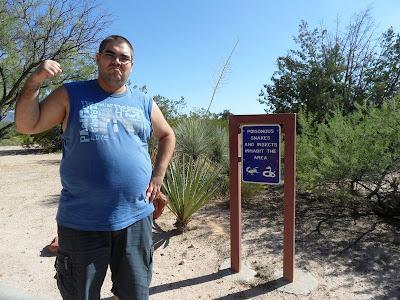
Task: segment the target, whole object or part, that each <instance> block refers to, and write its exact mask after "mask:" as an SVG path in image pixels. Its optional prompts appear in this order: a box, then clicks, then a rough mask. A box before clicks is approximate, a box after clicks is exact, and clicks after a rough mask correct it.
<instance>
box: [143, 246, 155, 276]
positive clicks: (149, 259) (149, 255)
mask: <svg viewBox="0 0 400 300" xmlns="http://www.w3.org/2000/svg"><path fill="white" fill-rule="evenodd" d="M143 252H144V256H145V257H144V264H145V267H146V268H147V270H151V269H152V265H153V252H154V250H153V247H150V248H148V249H145V250H144V251H143Z"/></svg>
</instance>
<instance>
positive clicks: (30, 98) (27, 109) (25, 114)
mask: <svg viewBox="0 0 400 300" xmlns="http://www.w3.org/2000/svg"><path fill="white" fill-rule="evenodd" d="M41 85H42V82H40V81H38V80H35V78H32V77H29V78H28V79H27V81H26V82H25V85H24V87H23V88H22V90H21V93H20V95H19V96H18V99H17V103H16V106H15V127H16V129H17V131H19V132H21V133H29V131H31V129H32V128H33V127H34V126H35V124H36V123H37V121H38V120H39V117H40V110H39V102H38V99H37V97H38V95H39V90H40V87H41Z"/></svg>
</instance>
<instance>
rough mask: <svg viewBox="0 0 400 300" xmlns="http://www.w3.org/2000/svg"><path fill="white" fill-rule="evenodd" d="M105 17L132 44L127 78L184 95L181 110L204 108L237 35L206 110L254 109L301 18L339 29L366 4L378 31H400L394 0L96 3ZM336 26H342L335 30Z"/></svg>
mask: <svg viewBox="0 0 400 300" xmlns="http://www.w3.org/2000/svg"><path fill="white" fill-rule="evenodd" d="M99 3H100V5H101V8H102V9H103V10H104V11H105V12H106V13H109V14H111V16H112V24H111V26H110V28H109V29H108V30H107V33H110V34H121V35H123V36H126V37H127V38H128V39H129V40H130V41H131V42H132V43H133V44H134V47H135V64H134V71H133V73H132V75H131V80H132V81H133V82H134V83H136V84H138V85H144V84H146V85H147V87H148V88H149V92H150V94H152V95H153V94H160V95H163V96H166V97H169V98H172V99H179V98H180V96H184V97H185V98H186V101H187V106H188V107H187V110H190V109H192V108H194V107H197V108H200V107H204V108H206V107H207V106H208V103H209V100H210V97H211V93H212V87H213V85H214V78H215V77H216V76H217V75H218V68H219V67H220V66H221V65H222V64H223V62H224V60H225V59H226V57H227V56H228V54H229V52H230V50H231V48H232V47H233V45H234V44H235V42H236V40H237V39H239V44H238V46H237V48H236V51H235V53H234V55H233V57H232V63H231V69H230V73H229V75H228V76H227V77H226V83H225V85H224V86H223V87H222V88H221V89H220V90H219V92H218V94H217V95H216V97H215V100H214V103H213V105H212V107H211V111H212V112H221V111H222V110H224V109H230V110H231V111H232V112H233V113H234V114H261V113H264V111H263V106H262V105H260V104H259V103H258V102H257V100H256V99H257V97H258V93H259V91H260V89H261V87H262V85H263V84H265V83H268V82H269V81H270V78H271V76H272V74H273V72H274V71H275V70H276V69H277V67H276V59H277V57H278V56H281V55H285V54H286V53H287V51H288V50H289V49H291V48H293V47H294V42H293V37H294V36H295V35H296V34H297V30H298V25H299V23H300V21H301V20H305V21H307V22H308V24H309V25H310V27H312V28H313V27H316V26H320V25H321V24H323V25H324V26H326V27H328V28H335V22H336V20H337V18H338V17H339V18H340V20H341V23H342V24H343V26H344V25H345V24H347V23H348V22H349V20H350V18H351V17H352V16H353V15H354V14H355V13H358V12H360V11H361V10H364V9H366V8H368V7H370V8H371V9H372V10H371V13H372V17H373V18H374V21H375V24H376V25H377V31H378V32H383V31H384V30H386V29H387V28H388V27H389V26H393V28H394V29H395V31H396V32H400V18H399V12H400V1H399V0H375V1H362V0H304V1H296V0H292V1H289V0H280V1H267V0H201V1H200V0H198V1H194V0H192V1H190V0H146V1H137V0H119V1H115V0H100V1H99ZM342 28H343V27H342Z"/></svg>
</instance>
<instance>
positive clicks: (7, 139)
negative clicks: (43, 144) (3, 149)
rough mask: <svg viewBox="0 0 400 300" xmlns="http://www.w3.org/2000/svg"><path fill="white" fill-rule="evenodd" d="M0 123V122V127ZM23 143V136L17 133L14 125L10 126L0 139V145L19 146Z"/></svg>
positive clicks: (0, 125)
mask: <svg viewBox="0 0 400 300" xmlns="http://www.w3.org/2000/svg"><path fill="white" fill-rule="evenodd" d="M2 125H3V124H2V123H1V122H0V128H1V127H2ZM22 143H23V136H22V135H21V134H19V133H18V132H17V131H16V130H15V127H14V126H12V127H11V128H10V129H9V130H8V132H7V134H6V135H5V136H4V137H3V138H2V139H0V146H20V145H22Z"/></svg>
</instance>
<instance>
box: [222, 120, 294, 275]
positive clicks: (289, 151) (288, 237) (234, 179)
mask: <svg viewBox="0 0 400 300" xmlns="http://www.w3.org/2000/svg"><path fill="white" fill-rule="evenodd" d="M255 124H257V125H268V124H279V125H281V126H282V129H283V132H284V134H285V138H284V140H285V147H284V149H285V154H284V175H283V192H284V229H283V234H284V237H283V277H284V279H286V280H287V281H289V282H293V275H294V242H295V238H294V236H295V195H296V114H293V113H282V114H270V115H240V116H239V115H233V116H230V117H229V167H230V171H229V190H230V228H231V269H232V271H233V272H235V273H237V272H240V268H241V234H242V224H241V209H242V208H241V177H242V176H241V175H242V171H241V170H242V169H241V163H242V161H241V159H242V154H241V153H240V152H241V151H240V149H241V147H240V143H239V135H240V134H241V126H242V125H255ZM239 154H240V155H239ZM271 174H272V173H271Z"/></svg>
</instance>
